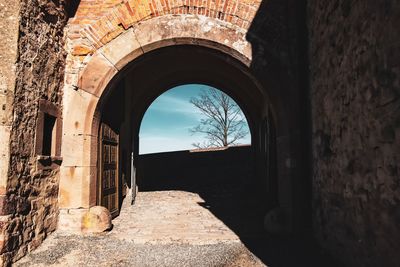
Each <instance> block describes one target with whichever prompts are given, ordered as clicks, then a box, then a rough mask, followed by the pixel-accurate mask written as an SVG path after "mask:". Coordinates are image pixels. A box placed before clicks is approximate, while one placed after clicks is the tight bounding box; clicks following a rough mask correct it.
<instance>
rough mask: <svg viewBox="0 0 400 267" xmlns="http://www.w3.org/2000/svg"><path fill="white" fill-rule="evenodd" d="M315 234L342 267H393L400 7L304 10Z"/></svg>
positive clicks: (397, 232)
mask: <svg viewBox="0 0 400 267" xmlns="http://www.w3.org/2000/svg"><path fill="white" fill-rule="evenodd" d="M308 13H309V14H308V18H309V20H308V27H309V33H310V36H309V38H310V39H309V44H310V49H309V53H310V54H309V61H310V65H311V67H310V82H311V99H312V118H313V157H314V170H313V172H314V174H313V179H314V181H313V192H314V193H313V194H314V195H313V202H314V207H313V209H314V231H315V235H316V237H317V238H318V240H319V242H320V244H321V245H323V246H324V247H325V248H326V249H328V250H329V251H330V252H331V253H332V254H333V255H334V256H335V257H336V258H338V259H342V260H343V262H345V263H346V264H348V265H349V266H398V264H399V262H400V254H399V253H398V252H399V250H400V242H399V240H400V227H399V222H400V209H399V207H400V184H399V181H400V180H399V175H400V66H399V64H400V49H399V45H400V38H399V37H400V35H399V28H398V25H400V3H399V2H398V1H396V0H387V1H372V0H371V1H348V0H341V1H317V0H312V1H309V3H308Z"/></svg>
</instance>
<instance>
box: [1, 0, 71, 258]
mask: <svg viewBox="0 0 400 267" xmlns="http://www.w3.org/2000/svg"><path fill="white" fill-rule="evenodd" d="M65 10H66V9H65V1H63V0H61V1H58V0H57V1H56V0H54V1H45V0H23V1H21V3H20V14H19V19H20V24H19V40H18V51H19V53H18V58H17V63H16V82H15V89H14V95H15V102H14V106H13V108H14V110H13V121H12V126H11V141H10V164H9V171H8V181H7V195H6V197H5V198H2V202H1V204H2V205H1V208H2V209H1V215H3V216H2V224H1V228H2V229H1V230H2V240H3V242H2V243H1V262H2V264H3V265H8V264H9V263H10V262H11V261H14V260H16V259H18V258H20V257H21V256H23V255H24V254H26V252H27V251H30V250H32V249H34V248H36V247H37V246H38V245H39V244H40V243H41V242H42V240H43V239H44V238H45V237H46V235H47V234H48V233H50V232H51V231H54V230H55V228H56V225H57V217H58V205H57V197H58V183H59V175H58V164H59V160H60V159H59V158H54V157H51V158H47V159H46V161H38V155H37V153H36V152H35V145H36V142H35V139H36V138H38V136H39V135H40V133H38V132H37V131H36V129H37V123H38V117H39V100H40V99H45V100H48V101H49V102H51V103H53V104H54V105H55V106H56V107H58V108H61V99H62V97H61V93H62V92H61V88H62V85H63V82H62V81H63V73H64V65H65V53H64V50H63V28H64V26H65V24H66V22H67V14H66V11H65Z"/></svg>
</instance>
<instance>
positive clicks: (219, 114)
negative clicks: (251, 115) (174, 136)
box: [189, 87, 249, 148]
mask: <svg viewBox="0 0 400 267" xmlns="http://www.w3.org/2000/svg"><path fill="white" fill-rule="evenodd" d="M190 103H192V104H193V105H194V106H195V107H196V108H197V109H198V110H199V111H200V112H201V113H202V114H203V115H204V117H205V118H203V119H201V120H200V124H199V125H197V126H196V127H193V128H192V129H190V130H189V131H190V132H191V133H192V134H195V133H202V134H205V138H206V141H204V142H203V144H201V143H193V144H192V145H193V146H194V147H197V148H208V147H227V146H229V145H235V144H237V141H238V140H240V139H242V138H244V137H245V136H246V135H247V134H248V133H249V131H248V127H246V126H247V122H246V119H245V116H244V115H243V112H242V110H241V109H240V107H239V106H238V105H237V104H236V103H235V102H234V101H233V100H232V98H230V97H229V96H228V95H226V94H225V93H224V92H222V91H220V90H217V89H214V88H212V87H207V89H203V90H202V91H201V93H200V94H199V96H198V97H193V98H191V99H190Z"/></svg>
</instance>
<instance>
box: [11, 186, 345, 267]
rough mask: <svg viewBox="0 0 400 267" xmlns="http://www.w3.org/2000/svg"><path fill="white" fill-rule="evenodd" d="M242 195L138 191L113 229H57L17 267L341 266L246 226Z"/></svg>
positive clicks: (222, 190)
mask: <svg viewBox="0 0 400 267" xmlns="http://www.w3.org/2000/svg"><path fill="white" fill-rule="evenodd" d="M210 189H211V190H210ZM240 190H241V188H238V186H236V187H230V188H226V187H219V188H215V187H214V188H203V190H200V191H199V192H200V193H194V192H188V191H180V190H175V191H153V192H139V194H138V196H137V198H136V202H135V205H133V206H131V205H129V202H130V201H125V202H124V204H123V207H122V212H121V214H120V216H119V217H118V218H117V219H115V220H114V221H113V223H114V228H113V230H112V231H111V232H107V233H103V234H96V235H85V236H77V235H63V234H61V233H57V232H56V233H54V234H52V235H51V236H50V237H49V238H48V239H46V240H45V242H44V243H43V245H42V246H41V247H40V248H39V249H37V250H36V251H34V252H32V253H31V254H30V255H28V256H27V257H26V258H23V259H21V260H20V261H18V262H16V263H15V266H138V267H141V266H162V267H164V266H174V267H175V266H227V267H228V266H229V267H234V266H238V267H239V266H240V267H258V266H260V267H261V266H266V265H268V266H324V267H330V266H338V265H333V264H331V262H329V260H326V259H322V257H321V256H322V255H321V254H320V252H319V251H318V250H316V249H310V248H309V247H307V246H305V244H304V243H297V244H296V243H293V242H292V241H291V240H280V241H278V240H276V239H275V238H273V237H266V236H264V235H263V234H262V232H259V228H257V227H254V226H253V225H252V226H251V227H249V228H248V229H245V228H246V225H248V224H247V222H249V220H250V221H252V220H254V218H252V217H251V216H249V215H251V213H248V214H246V213H242V212H243V211H248V210H251V209H254V208H258V207H256V206H254V204H253V203H254V202H252V201H251V200H252V198H253V197H254V195H251V194H250V196H249V195H247V197H245V196H244V195H241V194H240V193H239V192H240ZM205 192H207V193H205ZM239 195H240V197H239V198H238V196H239ZM126 200H129V199H126ZM232 203H234V204H232ZM238 203H242V205H243V206H244V207H241V206H240V205H238ZM218 208H219V209H220V210H219V211H218ZM222 214H224V215H225V216H221V215H222ZM229 217H231V219H233V220H235V221H236V222H237V223H238V226H239V227H235V228H234V227H232V226H233V225H232V224H231V223H230V222H229ZM244 221H245V222H246V223H243V222H244ZM254 222H256V221H254ZM240 229H241V231H238V230H240Z"/></svg>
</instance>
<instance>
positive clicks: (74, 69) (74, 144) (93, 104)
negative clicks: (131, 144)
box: [59, 14, 292, 232]
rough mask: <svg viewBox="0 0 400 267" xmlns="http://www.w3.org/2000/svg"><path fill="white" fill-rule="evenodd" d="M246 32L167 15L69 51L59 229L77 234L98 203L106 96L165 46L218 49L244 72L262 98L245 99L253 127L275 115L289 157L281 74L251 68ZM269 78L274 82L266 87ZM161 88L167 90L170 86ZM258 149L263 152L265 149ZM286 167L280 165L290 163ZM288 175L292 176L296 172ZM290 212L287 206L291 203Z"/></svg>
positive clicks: (288, 196) (226, 24)
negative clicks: (91, 47)
mask: <svg viewBox="0 0 400 267" xmlns="http://www.w3.org/2000/svg"><path fill="white" fill-rule="evenodd" d="M207 25H212V27H211V26H210V27H207ZM176 29H181V30H176ZM146 33H150V34H146ZM246 34H247V32H246V31H245V30H244V29H243V28H240V27H238V26H237V25H233V24H232V23H229V22H226V21H223V20H219V19H215V18H210V17H205V16H201V15H190V14H189V15H187V14H186V15H164V16H158V17H155V18H151V19H148V20H145V21H141V22H140V23H137V24H135V25H134V26H133V27H130V28H128V29H127V30H125V31H124V32H123V33H120V34H118V36H117V37H115V38H114V39H113V40H111V41H109V42H107V43H105V44H103V45H102V46H100V47H98V48H97V50H95V51H94V52H93V51H92V52H90V53H87V54H85V53H83V54H82V55H79V56H77V55H76V54H74V51H75V52H76V49H75V48H74V47H72V48H71V50H70V52H69V54H68V59H69V60H68V65H67V69H66V83H65V87H64V98H63V103H64V110H63V118H64V119H63V129H64V133H63V141H62V156H63V159H64V160H63V164H62V167H61V176H60V177H61V179H60V194H59V206H60V220H59V227H60V229H64V230H69V231H75V232H79V231H80V230H81V228H82V223H83V222H82V216H83V214H84V213H85V212H86V211H87V209H88V208H89V207H91V206H94V205H96V193H95V192H96V179H97V178H96V177H97V145H98V136H97V135H98V127H99V123H100V119H101V108H102V105H103V104H104V102H105V100H106V99H107V95H108V94H109V93H110V92H111V91H112V90H115V87H116V86H117V84H118V82H119V80H120V78H121V77H122V76H123V75H124V74H125V73H126V72H128V71H129V70H130V69H131V68H132V66H134V65H135V63H136V62H140V60H142V59H143V58H145V56H146V55H149V54H151V53H157V52H158V51H161V50H162V49H164V48H169V47H170V48H173V47H185V46H191V47H199V48H205V49H208V51H214V52H215V51H217V52H218V53H215V54H218V56H219V57H220V58H223V60H224V61H225V62H227V65H230V66H231V67H232V68H233V69H235V70H236V71H237V73H242V74H246V75H247V76H248V77H247V78H246V79H247V80H248V81H249V84H251V87H253V89H252V92H256V91H258V93H259V94H258V95H257V96H254V95H253V96H252V97H251V96H248V97H249V99H247V101H248V103H252V105H253V107H252V108H251V110H253V112H255V113H257V116H249V117H252V118H254V119H251V120H252V123H253V125H254V128H255V129H260V127H261V124H262V121H263V119H264V118H266V117H267V118H269V119H270V120H271V119H272V120H273V121H274V124H275V125H276V126H277V128H276V129H277V132H279V134H280V135H282V136H283V137H284V138H286V139H285V140H284V143H283V145H281V146H282V148H283V149H282V152H280V153H281V155H278V157H288V156H287V155H288V154H289V152H290V149H291V148H290V147H289V148H288V146H290V142H291V139H290V138H291V137H290V136H289V135H288V132H287V131H288V129H286V128H285V127H286V126H285V125H287V124H288V123H289V122H288V120H286V119H285V117H287V110H283V111H284V112H281V111H282V106H281V105H280V104H281V103H283V102H284V101H283V100H282V99H279V97H280V95H279V94H277V93H276V92H278V91H279V88H278V87H276V85H277V84H279V83H280V82H279V79H281V78H282V77H281V76H277V77H275V79H276V80H275V81H271V83H270V80H269V78H270V76H268V79H266V78H264V79H263V81H262V83H261V82H260V81H259V79H258V78H256V77H255V76H253V75H252V74H251V71H250V68H251V67H252V52H253V49H252V47H251V44H250V43H249V42H248V41H247V40H246ZM228 63H229V64H228ZM233 76H235V75H233ZM185 79H187V81H189V82H207V80H193V79H192V78H190V77H186V78H185V77H180V81H179V82H180V83H182V82H184V81H185ZM179 82H178V83H179ZM169 83H170V84H168V86H171V85H173V83H174V82H173V81H172V80H171V81H169ZM175 83H177V81H175ZM269 84H270V85H271V86H270V88H268V86H269ZM175 85H176V84H175ZM212 85H213V84H212ZM214 85H215V86H216V87H217V88H223V87H224V86H222V85H219V84H214ZM162 87H163V88H164V89H165V88H166V87H165V85H163V86H162ZM265 88H268V89H271V90H272V89H273V90H275V94H273V96H274V99H270V98H271V97H270V96H269V95H268V90H265ZM242 91H243V92H246V89H243V88H242ZM153 97H154V96H153ZM276 97H278V98H276ZM144 102H145V101H144ZM239 102H240V99H239ZM257 103H258V104H257ZM265 103H270V104H271V103H273V104H274V108H272V109H271V105H266V104H265ZM245 109H246V108H245ZM271 111H272V112H271ZM285 113H286V114H285ZM271 114H272V116H271ZM142 115H143V114H142ZM137 128H138V127H137ZM254 132H256V133H257V135H259V134H262V131H260V130H256V131H254ZM256 140H260V141H259V143H260V142H261V138H260V137H258V136H257V137H254V136H252V141H253V142H254V143H256V142H257V141H256ZM278 144H279V141H278ZM257 153H262V151H261V149H260V150H259V151H257ZM256 161H257V162H256V164H259V165H261V164H263V163H262V162H261V158H259V159H258V160H256ZM286 162H288V160H286ZM289 162H290V159H289ZM264 164H265V163H264ZM289 165H290V164H289ZM289 165H286V166H281V167H280V168H283V169H284V168H291V166H289ZM263 169H265V168H261V167H260V173H262V172H263ZM285 175H287V177H290V175H291V174H290V173H288V174H285ZM287 179H289V178H286V180H283V181H284V182H285V183H288V182H289V183H290V181H288V180H287ZM279 188H280V189H279V190H280V191H281V190H286V191H287V192H286V193H284V194H281V193H280V194H279V195H280V202H282V201H286V205H289V206H290V205H291V204H290V202H291V201H292V200H291V194H292V193H291V188H290V186H286V185H284V186H283V187H279ZM282 195H285V196H284V198H282V197H281V196H282ZM288 210H289V211H288V212H290V207H289V208H288ZM288 227H290V226H288Z"/></svg>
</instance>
